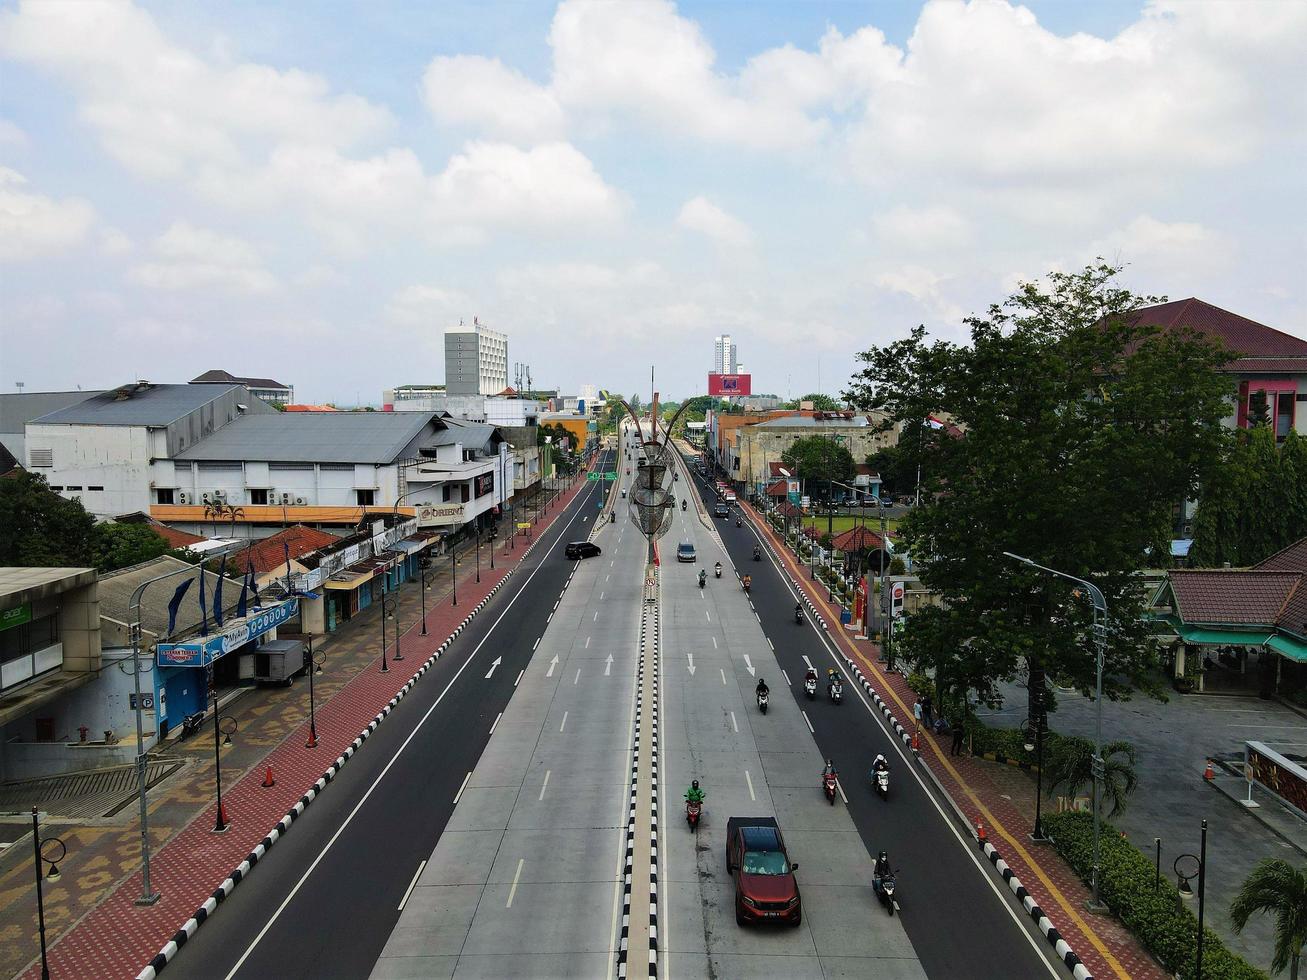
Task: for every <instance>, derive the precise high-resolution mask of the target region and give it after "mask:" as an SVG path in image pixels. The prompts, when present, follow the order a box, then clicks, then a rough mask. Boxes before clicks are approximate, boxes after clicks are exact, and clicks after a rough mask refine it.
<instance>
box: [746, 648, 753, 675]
mask: <svg viewBox="0 0 1307 980" xmlns="http://www.w3.org/2000/svg"><path fill="white" fill-rule="evenodd" d="M744 669H745V670H747V671H748V672H749V676H750V677H752V676H754V673H753V661H752V660H750V659H749V655H748V654H747V653H746V654H745V655H744Z"/></svg>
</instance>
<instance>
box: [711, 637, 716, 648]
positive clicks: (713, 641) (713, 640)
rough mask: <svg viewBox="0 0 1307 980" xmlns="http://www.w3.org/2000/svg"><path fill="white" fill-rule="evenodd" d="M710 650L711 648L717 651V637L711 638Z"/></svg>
mask: <svg viewBox="0 0 1307 980" xmlns="http://www.w3.org/2000/svg"><path fill="white" fill-rule="evenodd" d="M712 648H713V649H714V650H716V649H717V637H715V636H714V637H713V638H712Z"/></svg>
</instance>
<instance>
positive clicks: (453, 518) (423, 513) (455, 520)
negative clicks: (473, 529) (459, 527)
mask: <svg viewBox="0 0 1307 980" xmlns="http://www.w3.org/2000/svg"><path fill="white" fill-rule="evenodd" d="M417 511H418V527H433V526H437V525H441V524H462V523H463V505H462V504H422V505H421V506H419V507H418V509H417Z"/></svg>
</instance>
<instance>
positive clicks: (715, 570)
mask: <svg viewBox="0 0 1307 980" xmlns="http://www.w3.org/2000/svg"><path fill="white" fill-rule="evenodd" d="M712 570H713V574H714V575H716V576H717V577H718V578H721V577H722V563H721V562H717V563H716V564H714V565H713V567H712Z"/></svg>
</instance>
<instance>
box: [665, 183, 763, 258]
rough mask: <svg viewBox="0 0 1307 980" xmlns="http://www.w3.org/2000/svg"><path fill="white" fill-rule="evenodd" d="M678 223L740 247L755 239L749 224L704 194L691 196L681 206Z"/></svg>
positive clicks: (677, 218)
mask: <svg viewBox="0 0 1307 980" xmlns="http://www.w3.org/2000/svg"><path fill="white" fill-rule="evenodd" d="M676 223H677V224H678V225H680V226H681V227H682V228H688V229H689V230H691V231H697V232H699V234H701V235H707V236H708V237H709V238H712V239H715V240H716V241H719V242H721V243H723V244H725V245H734V246H737V247H739V246H745V245H748V244H749V243H750V242H752V241H753V233H752V232H751V231H749V226H748V225H746V224H745V223H744V222H743V221H741V220H740V219H739V218H736V217H734V216H733V215H731V214H728V213H727V212H726V211H724V210H722V209H721V208H720V207H718V206H717V205H716V204H713V202H712V201H710V200H708V199H707V198H706V197H703V196H702V195H700V196H699V197H692V198H690V200H688V201H686V202H685V204H683V205H682V206H681V210H680V212H679V213H678V214H677V215H676Z"/></svg>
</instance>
